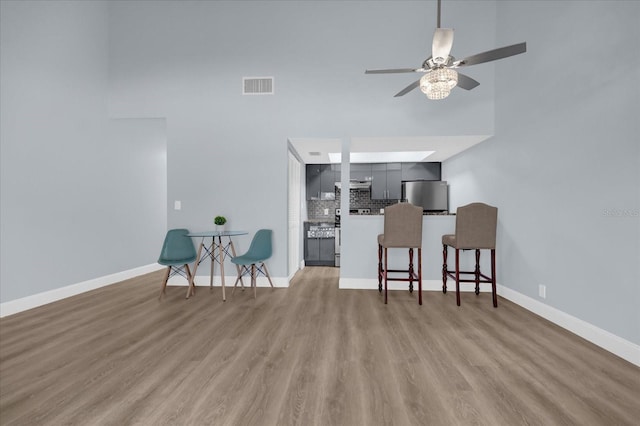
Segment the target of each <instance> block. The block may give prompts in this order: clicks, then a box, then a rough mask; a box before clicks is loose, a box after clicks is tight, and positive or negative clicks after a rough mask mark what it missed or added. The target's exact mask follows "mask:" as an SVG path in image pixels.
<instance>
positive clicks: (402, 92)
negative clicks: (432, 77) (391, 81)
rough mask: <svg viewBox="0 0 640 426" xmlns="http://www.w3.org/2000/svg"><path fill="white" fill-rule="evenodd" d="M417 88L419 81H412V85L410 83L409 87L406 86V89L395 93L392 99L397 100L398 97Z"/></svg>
mask: <svg viewBox="0 0 640 426" xmlns="http://www.w3.org/2000/svg"><path fill="white" fill-rule="evenodd" d="M418 86H420V80H416V81H414V82H413V83H411V84H410V85H408V86H407V87H405V88H404V89H402V90H401V91H399V92H398V93H396V94H395V95H394V96H393V97H394V98H397V97H399V96H404V95H406V94H407V93H409V92H410V91H412V90H413V89H415V88H416V87H418Z"/></svg>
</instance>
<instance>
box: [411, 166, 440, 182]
mask: <svg viewBox="0 0 640 426" xmlns="http://www.w3.org/2000/svg"><path fill="white" fill-rule="evenodd" d="M441 165H442V163H424V162H423V163H402V180H403V181H407V180H441V176H442V172H441Z"/></svg>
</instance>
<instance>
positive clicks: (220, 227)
mask: <svg viewBox="0 0 640 426" xmlns="http://www.w3.org/2000/svg"><path fill="white" fill-rule="evenodd" d="M213 223H215V224H216V231H224V224H225V223H227V218H226V217H224V216H216V217H215V219H213Z"/></svg>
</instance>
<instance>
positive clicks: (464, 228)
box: [456, 203, 498, 249]
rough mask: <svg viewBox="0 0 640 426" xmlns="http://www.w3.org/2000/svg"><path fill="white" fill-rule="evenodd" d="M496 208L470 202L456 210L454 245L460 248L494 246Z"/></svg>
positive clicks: (496, 219) (496, 221)
mask: <svg viewBox="0 0 640 426" xmlns="http://www.w3.org/2000/svg"><path fill="white" fill-rule="evenodd" d="M497 224H498V208H497V207H492V206H490V205H488V204H484V203H471V204H467V205H466V206H462V207H458V209H457V211H456V246H457V248H460V249H494V248H496V227H497Z"/></svg>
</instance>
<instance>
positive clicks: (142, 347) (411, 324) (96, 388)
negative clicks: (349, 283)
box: [0, 267, 640, 425]
mask: <svg viewBox="0 0 640 426" xmlns="http://www.w3.org/2000/svg"><path fill="white" fill-rule="evenodd" d="M161 279H162V272H158V273H153V274H148V275H145V276H142V277H138V278H135V279H131V280H128V281H124V282H122V283H118V284H115V285H112V286H108V287H104V288H101V289H98V290H95V291H91V292H88V293H84V294H82V295H78V296H75V297H72V298H68V299H65V300H62V301H59V302H56V303H52V304H49V305H46V306H42V307H39V308H36V309H33V310H30V311H27V312H22V313H19V314H17V315H13V316H10V317H6V318H3V319H0V424H2V425H63V424H65V425H67V424H69V425H470V424H478V425H525V424H526V425H632V424H633V425H637V424H638V419H640V402H639V401H640V369H639V368H637V367H635V366H633V365H632V364H630V363H628V362H626V361H624V360H622V359H620V358H618V357H616V356H614V355H612V354H610V353H608V352H606V351H604V350H603V349H600V348H598V347H596V346H594V345H592V344H590V343H588V342H586V341H584V340H582V339H580V338H579V337H576V336H574V335H572V334H571V333H569V332H567V331H565V330H563V329H561V328H559V327H557V326H555V325H553V324H551V323H549V322H547V321H545V320H543V319H541V318H540V317H537V316H536V315H534V314H532V313H530V312H528V311H526V310H524V309H522V308H520V307H518V306H516V305H514V304H513V303H510V302H509V301H507V300H504V299H500V300H499V308H498V309H494V308H493V307H492V306H491V301H490V295H488V294H481V295H480V296H476V295H475V294H473V293H465V294H463V295H462V306H461V307H459V308H458V307H456V304H455V294H453V293H449V294H447V295H443V294H442V293H439V292H425V294H424V305H423V306H419V305H418V304H417V300H416V297H417V294H416V292H414V293H413V294H412V295H411V294H409V292H408V291H407V292H405V291H394V292H391V293H390V294H389V304H388V305H386V306H385V305H384V304H383V297H382V296H381V295H380V294H379V293H378V292H377V291H375V290H373V291H372V290H368V291H367V290H339V289H338V270H337V269H335V268H322V267H315V268H314V267H309V268H306V269H304V270H303V271H302V272H300V273H298V275H297V276H296V278H295V279H294V280H293V281H292V283H291V286H290V287H289V288H288V289H268V288H260V289H258V297H257V299H255V300H254V299H253V292H252V291H249V290H247V291H244V292H241V291H236V293H235V295H233V296H230V295H228V296H227V297H228V299H227V302H222V300H221V293H220V288H214V289H213V291H212V292H210V290H209V289H208V288H206V287H199V288H198V292H197V294H196V295H195V297H193V298H191V299H189V300H185V299H184V293H185V288H184V287H169V288H168V289H167V295H166V296H165V298H164V299H163V300H162V301H159V300H158V298H157V295H158V292H159V288H160V281H161Z"/></svg>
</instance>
